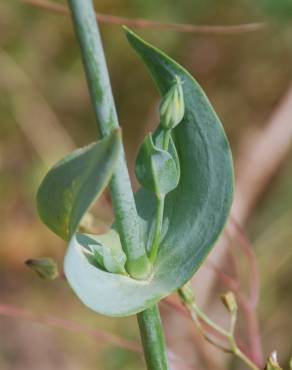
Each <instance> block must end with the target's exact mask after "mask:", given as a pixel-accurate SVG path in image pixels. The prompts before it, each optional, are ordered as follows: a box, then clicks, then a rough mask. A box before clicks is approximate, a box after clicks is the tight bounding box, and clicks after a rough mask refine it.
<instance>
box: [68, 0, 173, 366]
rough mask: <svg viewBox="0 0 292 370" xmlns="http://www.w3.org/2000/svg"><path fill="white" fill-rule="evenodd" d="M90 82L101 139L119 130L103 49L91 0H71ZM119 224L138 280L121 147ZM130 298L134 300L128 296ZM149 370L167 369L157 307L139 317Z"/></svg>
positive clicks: (141, 272)
mask: <svg viewBox="0 0 292 370" xmlns="http://www.w3.org/2000/svg"><path fill="white" fill-rule="evenodd" d="M69 6H70V10H71V13H72V17H73V23H74V27H75V31H76V34H77V38H78V40H79V44H80V48H81V53H82V59H83V63H84V68H85V72H86V76H87V83H88V87H89V91H90V96H91V100H92V104H93V107H94V112H95V115H96V118H97V121H98V123H99V129H100V132H101V135H102V136H106V135H108V134H110V132H111V131H112V130H114V129H116V128H117V127H119V124H118V119H117V113H116V109H115V105H114V100H113V96H112V91H111V85H110V80H109V76H108V71H107V67H106V62H105V57H104V52H103V47H102V43H101V39H100V34H99V30H98V26H97V23H96V19H95V13H94V8H93V4H92V1H91V0H69ZM110 192H111V197H112V200H113V205H114V211H115V215H116V223H117V227H118V230H119V234H120V237H121V243H122V246H123V249H124V251H125V253H126V255H127V259H128V261H127V269H128V272H129V273H130V274H131V275H132V276H133V277H137V278H141V277H144V276H145V275H147V274H148V273H149V269H150V262H149V260H148V257H147V254H146V249H145V246H144V244H143V243H142V238H141V236H140V226H139V219H138V215H137V210H136V206H135V200H134V196H133V191H132V187H131V182H130V177H129V173H128V169H127V164H126V160H125V153H124V150H123V148H122V150H121V152H120V157H119V160H118V163H117V165H116V170H115V172H114V175H113V178H112V180H111V184H110ZM129 299H131V297H129ZM138 322H139V326H140V332H141V337H142V342H143V346H144V353H145V358H146V362H147V366H148V369H149V370H168V365H167V357H166V351H165V343H164V336H163V330H162V326H161V321H160V316H159V311H158V307H157V306H153V307H152V308H149V309H147V310H145V311H144V312H141V313H140V314H139V315H138Z"/></svg>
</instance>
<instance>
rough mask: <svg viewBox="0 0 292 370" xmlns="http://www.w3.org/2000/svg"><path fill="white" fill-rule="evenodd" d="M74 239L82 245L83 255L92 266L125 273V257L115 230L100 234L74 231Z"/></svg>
mask: <svg viewBox="0 0 292 370" xmlns="http://www.w3.org/2000/svg"><path fill="white" fill-rule="evenodd" d="M76 240H77V241H78V243H79V244H80V245H82V246H83V247H84V254H85V256H86V257H87V258H88V260H89V262H90V263H92V264H93V265H94V266H96V267H98V268H104V270H105V271H108V272H112V273H116V274H127V272H126V269H125V263H126V260H127V257H126V255H125V253H124V251H123V249H122V245H121V241H120V237H119V234H118V233H117V232H116V231H115V230H113V229H112V230H110V231H109V232H107V233H106V234H101V235H92V234H81V233H76Z"/></svg>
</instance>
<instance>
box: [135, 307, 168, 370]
mask: <svg viewBox="0 0 292 370" xmlns="http://www.w3.org/2000/svg"><path fill="white" fill-rule="evenodd" d="M137 317H138V323H139V328H140V333H141V338H142V343H143V347H144V354H145V359H146V364H147V368H148V369H149V370H168V369H169V367H168V363H167V357H166V353H165V343H164V336H163V331H162V326H161V320H160V314H159V310H158V307H157V305H155V306H153V307H151V308H148V309H147V310H145V311H143V312H141V313H139V314H138V315H137Z"/></svg>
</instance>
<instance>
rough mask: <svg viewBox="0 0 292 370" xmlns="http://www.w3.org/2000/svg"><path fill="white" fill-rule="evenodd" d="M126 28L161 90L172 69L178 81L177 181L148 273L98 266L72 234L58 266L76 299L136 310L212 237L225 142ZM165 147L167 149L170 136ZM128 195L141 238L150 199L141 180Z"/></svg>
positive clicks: (176, 278) (179, 278)
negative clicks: (138, 276) (114, 271)
mask: <svg viewBox="0 0 292 370" xmlns="http://www.w3.org/2000/svg"><path fill="white" fill-rule="evenodd" d="M126 32H127V37H128V39H129V42H130V44H131V45H132V46H133V48H134V49H135V50H136V51H137V52H138V53H139V55H140V56H141V57H142V59H143V60H144V62H145V63H146V65H147V66H148V68H149V70H150V72H151V75H152V77H153V79H154V80H155V83H156V85H157V86H158V89H159V91H160V94H161V95H162V96H164V95H165V94H166V93H167V92H168V91H169V89H171V87H172V86H173V81H174V79H175V76H178V77H179V78H180V80H181V81H183V84H182V89H183V95H184V104H185V114H184V118H183V120H182V122H181V123H180V124H179V125H178V126H177V127H175V129H174V130H173V143H175V147H176V149H177V155H178V158H179V163H180V181H179V183H178V186H177V187H176V188H175V189H174V190H173V191H171V192H170V193H169V194H167V196H166V198H165V210H164V217H163V225H162V234H161V235H162V237H161V239H160V245H159V250H158V255H157V258H156V260H155V265H154V267H153V272H152V275H151V276H150V277H149V278H148V279H147V280H135V279H133V278H131V277H128V276H125V275H121V274H112V273H109V272H106V271H104V270H103V269H101V268H98V267H95V266H94V265H92V263H90V262H89V261H88V259H87V257H86V256H85V255H84V252H83V250H84V247H83V246H82V245H80V243H79V242H78V240H77V239H76V237H75V236H73V238H72V239H71V241H70V245H69V249H68V252H67V255H66V257H65V272H66V276H67V279H68V281H69V283H70V285H71V286H72V288H73V289H74V291H75V292H76V294H77V295H78V296H79V298H80V299H81V301H82V302H83V303H84V304H86V305H87V306H88V307H90V308H91V309H93V310H94V311H96V312H99V313H103V314H106V315H110V316H126V315H131V314H134V313H137V312H140V311H142V310H144V309H145V308H147V307H150V306H152V305H153V304H155V303H156V302H157V301H159V300H160V299H161V298H163V297H165V296H167V295H168V294H170V293H171V292H173V291H174V290H176V289H178V288H179V287H181V286H182V285H183V284H185V283H186V282H187V281H188V280H189V279H190V278H191V276H192V275H193V274H194V272H195V271H196V270H197V269H198V268H199V266H200V265H201V264H202V262H203V261H204V259H205V258H206V256H207V255H208V253H209V252H210V250H211V249H212V247H213V245H214V243H215V242H216V240H217V239H218V237H219V235H220V233H221V231H222V229H223V227H224V225H225V223H226V220H227V217H228V214H229V210H230V207H231V202H232V195H233V167H232V159H231V153H230V149H229V145H228V141H227V139H226V136H225V133H224V130H223V128H222V126H221V123H220V121H219V119H218V117H217V116H216V114H215V112H214V110H213V108H212V107H211V105H210V103H209V101H208V99H207V97H206V95H205V94H204V92H203V91H202V89H201V88H200V86H199V85H198V83H197V82H196V81H195V80H194V79H193V78H192V76H191V75H190V74H189V73H188V72H187V71H186V70H185V69H183V68H182V67H181V66H179V65H178V64H177V63H176V62H175V61H173V60H172V59H170V58H169V57H168V56H166V55H165V54H164V53H162V52H161V51H159V50H158V49H156V48H154V47H153V46H151V45H149V44H148V43H146V42H145V41H143V40H142V39H140V38H139V37H138V36H136V35H135V34H134V33H133V32H131V31H129V30H127V31H126ZM160 138H161V128H158V130H157V131H156V132H155V133H154V134H153V142H154V145H155V147H157V148H159V149H161V146H160V144H159V143H161V140H160ZM168 151H169V153H170V151H173V148H172V145H171V143H170V145H169V149H168ZM170 154H171V156H172V158H174V157H173V155H172V153H170ZM135 199H136V203H137V209H138V213H139V215H140V217H141V225H142V227H143V232H144V233H145V245H147V240H148V239H149V230H150V229H151V225H153V220H154V218H155V214H156V204H157V203H156V202H157V200H156V197H155V195H154V194H153V192H151V191H149V190H148V189H146V188H145V187H142V189H140V190H139V191H138V192H137V193H136V194H135ZM133 232H135V230H133Z"/></svg>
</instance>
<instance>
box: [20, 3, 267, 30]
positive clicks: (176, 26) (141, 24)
mask: <svg viewBox="0 0 292 370" xmlns="http://www.w3.org/2000/svg"><path fill="white" fill-rule="evenodd" d="M21 1H22V2H24V3H26V4H30V5H33V6H36V7H39V8H42V9H45V10H48V11H51V12H55V13H59V14H64V15H69V10H68V8H67V7H66V6H64V5H60V4H57V3H55V2H52V1H49V0H21ZM96 18H97V20H98V21H99V22H101V23H110V24H114V25H126V26H129V27H134V28H150V29H164V30H172V31H177V32H186V33H202V34H237V33H247V32H254V31H259V30H263V29H265V28H266V27H267V25H266V23H263V22H258V23H246V24H238V25H230V26H224V25H214V26H213V25H212V26H211V25H193V24H181V23H166V22H157V21H151V20H148V19H141V18H136V19H131V18H124V17H117V16H115V15H110V14H100V13H96Z"/></svg>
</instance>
